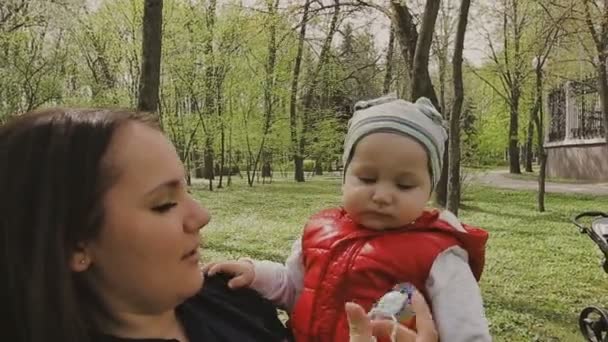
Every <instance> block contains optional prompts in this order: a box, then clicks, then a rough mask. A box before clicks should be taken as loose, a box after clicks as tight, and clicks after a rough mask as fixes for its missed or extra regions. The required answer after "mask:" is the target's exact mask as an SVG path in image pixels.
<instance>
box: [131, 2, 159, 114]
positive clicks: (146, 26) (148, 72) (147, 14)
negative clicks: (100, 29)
mask: <svg viewBox="0 0 608 342" xmlns="http://www.w3.org/2000/svg"><path fill="white" fill-rule="evenodd" d="M162 15H163V0H145V3H144V16H143V36H142V63H141V74H140V81H139V100H138V103H137V109H138V110H142V111H148V112H156V111H157V110H158V87H159V84H160V59H161V45H162Z"/></svg>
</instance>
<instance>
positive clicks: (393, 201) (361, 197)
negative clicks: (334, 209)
mask: <svg viewBox="0 0 608 342" xmlns="http://www.w3.org/2000/svg"><path fill="white" fill-rule="evenodd" d="M430 191H431V177H430V174H429V166H428V157H427V153H426V151H425V150H424V148H423V147H422V145H420V144H419V143H418V142H416V141H415V140H413V139H410V138H408V137H406V136H403V135H399V134H393V133H373V134H370V135H368V136H366V137H364V138H363V139H361V140H360V141H359V143H358V144H357V146H356V148H355V152H354V154H353V157H352V159H351V161H350V164H349V165H348V168H347V170H346V176H345V180H344V185H343V186H342V202H343V205H344V208H345V209H346V211H347V212H348V214H349V215H350V216H351V217H352V218H353V219H354V220H355V221H356V222H358V223H360V224H362V225H364V226H365V227H367V228H370V229H377V230H382V229H393V228H399V227H402V226H404V225H406V224H408V223H411V222H412V221H414V220H415V219H416V218H418V217H419V216H420V215H421V214H422V211H423V210H424V207H425V206H426V203H427V202H428V200H429V198H430Z"/></svg>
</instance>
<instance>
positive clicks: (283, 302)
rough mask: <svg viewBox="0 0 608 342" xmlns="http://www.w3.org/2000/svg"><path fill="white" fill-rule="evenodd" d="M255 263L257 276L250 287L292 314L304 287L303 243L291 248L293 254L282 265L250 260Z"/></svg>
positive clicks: (298, 242)
mask: <svg viewBox="0 0 608 342" xmlns="http://www.w3.org/2000/svg"><path fill="white" fill-rule="evenodd" d="M248 261H250V262H252V263H253V265H254V270H255V272H254V273H255V276H254V278H253V282H252V283H251V285H250V287H251V288H252V289H254V290H256V291H257V292H258V293H260V294H261V295H262V296H263V297H264V298H267V299H269V300H271V301H273V302H274V303H275V304H276V305H278V306H280V307H282V308H284V309H285V310H287V311H288V312H291V310H292V309H293V306H294V304H295V302H296V299H297V298H298V296H299V295H300V292H301V291H302V288H303V287H304V263H303V261H302V241H301V240H300V239H298V240H297V241H296V242H294V243H293V245H292V247H291V254H290V255H289V257H288V258H287V260H286V261H285V264H280V263H277V262H272V261H259V260H248Z"/></svg>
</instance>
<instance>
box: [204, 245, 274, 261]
mask: <svg viewBox="0 0 608 342" xmlns="http://www.w3.org/2000/svg"><path fill="white" fill-rule="evenodd" d="M203 248H204V249H210V250H213V251H215V252H220V253H231V254H237V255H241V256H247V257H250V258H254V259H259V260H270V261H275V262H283V261H285V255H284V254H282V253H277V252H269V251H264V250H260V249H254V248H247V247H242V246H239V247H235V246H228V245H224V244H221V243H213V242H209V241H207V242H205V243H204V244H203Z"/></svg>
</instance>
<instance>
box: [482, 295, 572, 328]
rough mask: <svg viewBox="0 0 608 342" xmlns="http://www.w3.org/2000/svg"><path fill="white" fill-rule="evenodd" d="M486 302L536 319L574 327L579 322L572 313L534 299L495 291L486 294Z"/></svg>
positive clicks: (488, 304)
mask: <svg viewBox="0 0 608 342" xmlns="http://www.w3.org/2000/svg"><path fill="white" fill-rule="evenodd" d="M484 302H485V304H486V306H492V307H494V308H496V309H500V310H509V311H513V312H517V313H524V314H529V315H530V316H532V317H535V318H536V319H541V320H546V321H549V322H553V323H555V324H556V325H561V326H572V327H574V326H575V325H576V324H577V323H576V319H575V318H574V317H572V316H571V313H569V312H557V311H555V310H551V309H549V308H547V307H546V305H542V304H540V303H537V302H535V301H534V300H516V299H513V298H507V297H505V296H501V295H498V294H496V293H493V294H492V295H491V296H485V297H484ZM575 309H576V308H575ZM581 309H582V307H581Z"/></svg>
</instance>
